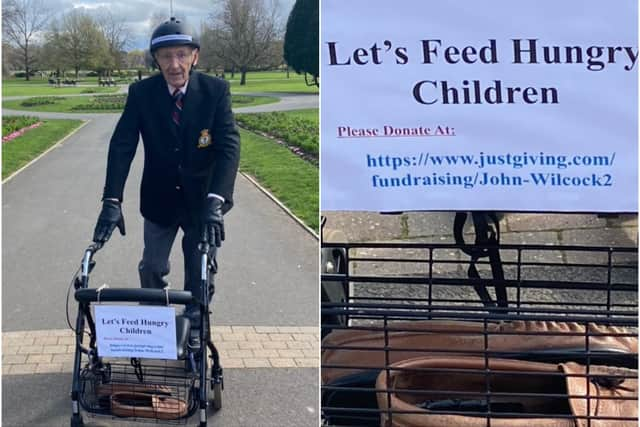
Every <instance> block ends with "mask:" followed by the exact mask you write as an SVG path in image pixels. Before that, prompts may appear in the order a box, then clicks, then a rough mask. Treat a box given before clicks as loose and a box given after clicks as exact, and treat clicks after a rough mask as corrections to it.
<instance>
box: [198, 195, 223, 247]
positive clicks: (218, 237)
mask: <svg viewBox="0 0 640 427" xmlns="http://www.w3.org/2000/svg"><path fill="white" fill-rule="evenodd" d="M223 204H224V202H223V201H222V200H220V199H218V198H217V197H207V199H206V200H205V201H204V206H203V210H202V225H203V226H204V230H205V232H206V233H207V241H208V242H209V244H210V245H211V246H213V245H214V244H215V245H216V246H217V247H220V246H221V245H222V241H223V240H224V220H223V219H222V205H223Z"/></svg>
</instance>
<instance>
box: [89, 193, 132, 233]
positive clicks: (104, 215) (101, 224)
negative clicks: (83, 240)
mask: <svg viewBox="0 0 640 427" xmlns="http://www.w3.org/2000/svg"><path fill="white" fill-rule="evenodd" d="M116 226H117V227H118V229H119V230H120V234H122V235H123V236H124V235H125V234H126V233H125V231H124V217H123V216H122V208H121V207H120V202H119V201H116V200H105V201H103V202H102V211H100V216H98V223H97V224H96V228H95V230H94V231H93V241H94V242H99V243H105V242H106V241H107V240H109V238H110V237H111V233H113V230H114V229H115V228H116Z"/></svg>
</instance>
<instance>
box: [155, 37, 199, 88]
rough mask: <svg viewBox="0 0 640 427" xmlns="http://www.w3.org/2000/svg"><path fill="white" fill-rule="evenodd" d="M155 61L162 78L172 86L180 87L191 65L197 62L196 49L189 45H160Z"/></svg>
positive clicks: (186, 77) (184, 81)
mask: <svg viewBox="0 0 640 427" xmlns="http://www.w3.org/2000/svg"><path fill="white" fill-rule="evenodd" d="M156 61H157V62H158V65H160V70H161V71H162V75H163V76H164V79H165V80H166V81H167V83H169V84H170V85H171V86H173V87H182V86H184V84H185V83H186V82H187V79H188V78H189V70H190V69H191V65H195V64H197V63H198V49H193V48H191V47H189V46H174V47H161V48H159V49H158V50H157V51H156Z"/></svg>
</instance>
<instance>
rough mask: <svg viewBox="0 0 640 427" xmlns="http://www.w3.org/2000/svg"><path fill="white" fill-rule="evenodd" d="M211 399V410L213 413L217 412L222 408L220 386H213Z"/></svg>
mask: <svg viewBox="0 0 640 427" xmlns="http://www.w3.org/2000/svg"><path fill="white" fill-rule="evenodd" d="M212 388H213V399H212V402H211V404H212V406H211V408H212V409H213V410H214V411H219V410H220V408H222V384H221V383H217V384H214V385H213V387H212Z"/></svg>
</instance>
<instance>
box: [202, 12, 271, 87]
mask: <svg viewBox="0 0 640 427" xmlns="http://www.w3.org/2000/svg"><path fill="white" fill-rule="evenodd" d="M278 13H279V6H278V3H277V1H270V2H268V3H267V1H266V0H224V3H223V7H222V11H221V12H220V13H218V14H214V15H213V16H211V18H212V21H214V24H213V27H212V29H211V31H212V33H213V34H212V36H213V38H214V39H215V42H214V45H213V46H212V49H213V52H214V54H215V55H216V56H218V57H219V58H220V59H222V61H223V62H224V63H225V64H231V65H232V66H233V67H234V68H235V69H237V70H238V71H240V84H241V85H244V84H245V83H246V79H247V71H248V70H249V69H250V68H252V67H265V66H267V65H272V66H275V65H278V63H279V59H275V60H274V55H273V52H274V49H273V47H274V41H276V40H277V39H278V38H280V36H281V34H282V29H281V26H280V19H279V16H278ZM271 62H273V63H272V64H270V63H271Z"/></svg>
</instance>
